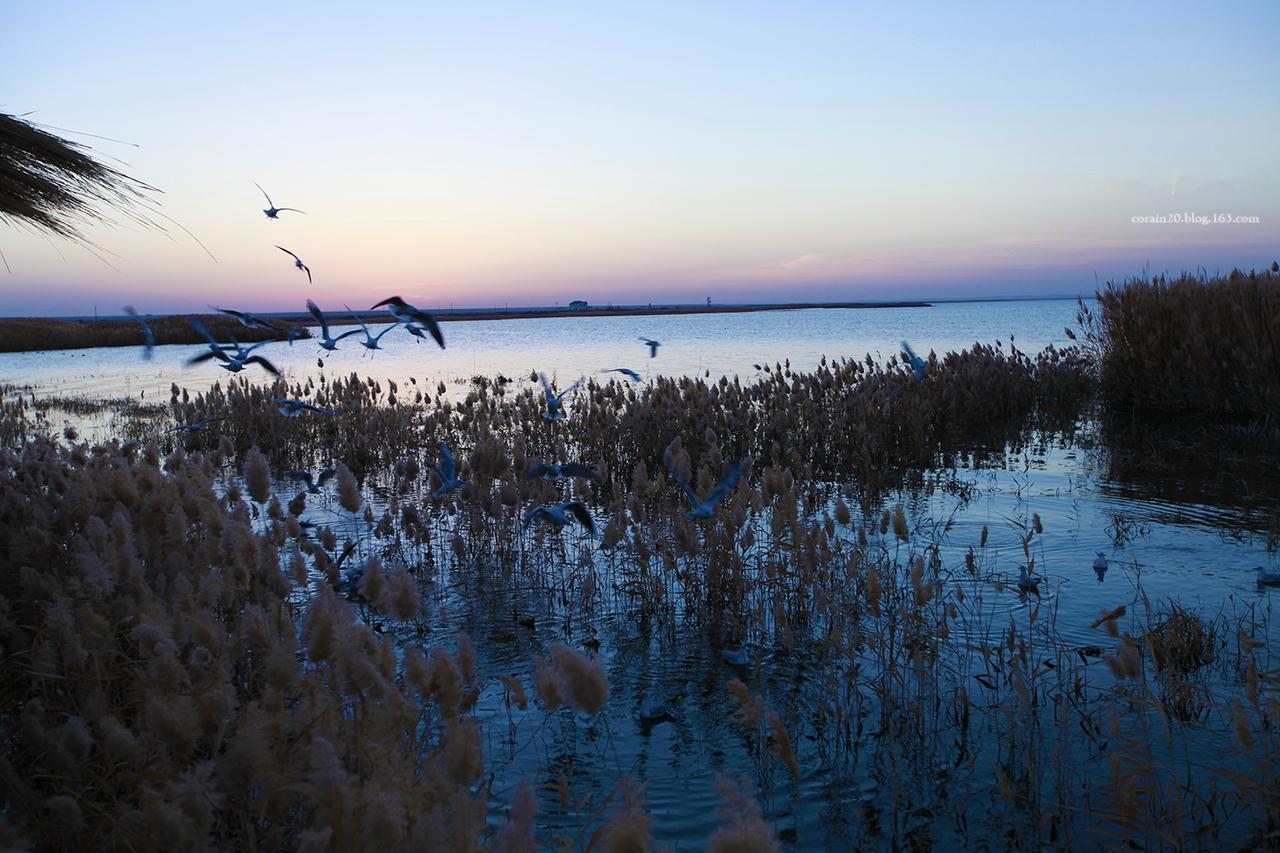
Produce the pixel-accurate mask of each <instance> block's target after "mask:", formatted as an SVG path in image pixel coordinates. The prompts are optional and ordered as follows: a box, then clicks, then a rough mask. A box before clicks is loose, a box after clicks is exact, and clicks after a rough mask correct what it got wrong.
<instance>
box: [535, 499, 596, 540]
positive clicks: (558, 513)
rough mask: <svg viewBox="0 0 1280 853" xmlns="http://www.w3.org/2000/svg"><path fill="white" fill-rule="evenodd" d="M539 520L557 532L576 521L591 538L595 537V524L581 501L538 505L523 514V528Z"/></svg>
mask: <svg viewBox="0 0 1280 853" xmlns="http://www.w3.org/2000/svg"><path fill="white" fill-rule="evenodd" d="M539 519H540V520H542V521H545V522H547V523H548V524H550V525H552V526H553V527H555V528H556V529H557V530H562V529H564V527H565V525H567V524H569V523H570V522H571V521H576V522H578V524H581V525H582V526H583V527H585V528H586V529H587V532H588V533H590V534H591V535H592V536H595V535H596V523H595V522H594V521H593V520H592V519H591V513H589V512H587V508H586V507H585V506H584V505H583V503H582V501H564V502H563V503H558V504H540V505H538V506H536V507H534V508H533V509H531V510H529V512H528V513H526V514H525V517H524V526H525V527H528V526H529V525H530V524H532V523H533V522H534V521H537V520H539Z"/></svg>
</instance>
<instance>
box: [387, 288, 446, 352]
mask: <svg viewBox="0 0 1280 853" xmlns="http://www.w3.org/2000/svg"><path fill="white" fill-rule="evenodd" d="M384 305H385V306H387V310H388V311H390V312H391V316H392V317H395V318H396V319H397V320H399V321H401V322H402V323H404V324H405V325H406V326H407V327H408V329H409V334H411V335H413V336H414V337H416V338H421V337H423V333H424V332H425V333H427V334H429V335H431V337H432V338H433V339H435V342H436V343H437V344H439V345H440V349H444V334H443V333H442V332H441V331H440V324H439V323H437V322H436V318H435V315H434V314H432V313H431V312H429V311H423V310H422V309H421V308H418V307H416V306H414V305H410V304H409V303H408V302H405V301H404V300H403V299H401V298H400V297H399V296H388V297H387V298H386V299H384V300H382V301H381V302H378V303H376V304H375V305H374V306H373V308H370V309H369V310H370V311H372V310H373V309H374V308H381V307H382V306H384Z"/></svg>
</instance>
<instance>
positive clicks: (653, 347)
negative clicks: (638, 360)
mask: <svg viewBox="0 0 1280 853" xmlns="http://www.w3.org/2000/svg"><path fill="white" fill-rule="evenodd" d="M640 340H642V341H644V345H645V346H647V347H648V348H649V358H657V357H658V347H660V346H662V344H660V343H659V342H658V341H655V340H652V339H650V338H641V339H640Z"/></svg>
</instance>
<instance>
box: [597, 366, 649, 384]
mask: <svg viewBox="0 0 1280 853" xmlns="http://www.w3.org/2000/svg"><path fill="white" fill-rule="evenodd" d="M600 372H601V373H621V374H622V375H623V376H625V377H627V378H628V379H630V380H631V381H632V382H639V381H640V374H639V373H636V372H635V371H634V370H632V369H631V368H629V367H611V368H609V369H608V370H602V371H600Z"/></svg>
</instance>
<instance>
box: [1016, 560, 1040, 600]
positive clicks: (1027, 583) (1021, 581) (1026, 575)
mask: <svg viewBox="0 0 1280 853" xmlns="http://www.w3.org/2000/svg"><path fill="white" fill-rule="evenodd" d="M1042 580H1044V578H1037V577H1034V576H1033V575H1032V574H1031V572H1029V571H1028V570H1027V567H1026V566H1018V591H1019V592H1023V593H1027V592H1031V593H1035V594H1036V595H1039V594H1040V582H1041V581H1042Z"/></svg>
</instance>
